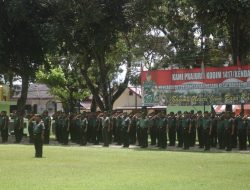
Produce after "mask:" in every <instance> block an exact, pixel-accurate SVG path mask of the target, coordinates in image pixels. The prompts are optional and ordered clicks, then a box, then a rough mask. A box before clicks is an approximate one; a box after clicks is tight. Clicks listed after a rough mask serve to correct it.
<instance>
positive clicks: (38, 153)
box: [33, 115, 45, 158]
mask: <svg viewBox="0 0 250 190" xmlns="http://www.w3.org/2000/svg"><path fill="white" fill-rule="evenodd" d="M33 119H35V122H34V123H33V129H34V130H33V133H34V146H35V157H36V158H42V156H43V139H44V130H45V127H44V124H43V121H42V119H41V115H36V116H35V118H33Z"/></svg>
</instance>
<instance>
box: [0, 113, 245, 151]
mask: <svg viewBox="0 0 250 190" xmlns="http://www.w3.org/2000/svg"><path fill="white" fill-rule="evenodd" d="M12 118H13V119H14V134H15V139H16V142H17V143H20V142H21V140H22V135H23V116H22V115H21V114H17V113H13V114H12ZM27 118H28V119H30V120H29V125H28V131H29V140H30V143H33V125H32V122H33V119H32V118H33V117H32V115H27ZM51 119H53V120H54V122H53V129H54V133H55V136H56V139H57V141H58V142H59V143H62V144H65V145H66V144H68V142H69V139H70V140H71V141H72V142H75V143H78V144H80V145H86V144H87V143H88V142H89V143H93V144H99V143H100V142H103V144H104V146H109V144H110V143H117V144H118V145H123V146H124V147H129V145H130V144H136V143H137V144H138V145H139V146H140V147H142V148H146V147H148V135H150V142H151V145H153V146H158V147H160V148H166V147H167V141H168V139H169V146H176V145H177V146H178V147H183V148H184V149H189V147H193V146H195V145H196V140H197V139H198V145H199V147H200V148H204V150H209V149H210V147H211V146H212V147H216V146H218V148H220V149H226V150H228V151H230V150H231V149H232V148H236V147H237V146H238V147H239V149H240V150H246V149H247V139H248V141H249V144H250V120H249V118H248V117H247V116H243V115H238V116H235V115H234V114H233V113H231V112H226V113H222V114H215V113H208V112H204V113H203V114H202V112H201V111H198V112H197V113H196V114H195V113H194V111H191V112H184V113H181V111H179V112H178V113H176V114H175V113H173V112H171V113H169V114H166V113H165V112H153V113H151V114H147V113H146V112H145V111H142V112H139V113H131V114H127V113H126V112H125V113H122V112H115V113H113V114H109V113H108V112H103V113H100V112H98V113H86V112H84V113H82V114H69V115H68V114H65V113H63V112H57V113H55V114H54V115H53V117H52V118H51V117H50V116H49V115H48V112H47V111H45V112H44V113H43V114H42V120H43V123H44V126H45V131H44V144H49V140H50V131H51ZM8 122H9V118H8V116H7V114H6V112H1V114H0V129H1V130H0V131H1V136H2V142H6V141H7V140H8ZM177 142H178V144H177ZM238 144H239V145H238Z"/></svg>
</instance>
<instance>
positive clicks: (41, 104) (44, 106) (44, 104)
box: [26, 99, 63, 115]
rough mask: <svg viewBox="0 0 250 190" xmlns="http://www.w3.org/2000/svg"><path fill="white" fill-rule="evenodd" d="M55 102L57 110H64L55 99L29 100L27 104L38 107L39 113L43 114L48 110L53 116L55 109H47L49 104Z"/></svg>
mask: <svg viewBox="0 0 250 190" xmlns="http://www.w3.org/2000/svg"><path fill="white" fill-rule="evenodd" d="M51 101H54V102H56V109H57V111H58V110H62V109H63V108H62V104H61V103H59V102H57V101H56V100H53V99H27V102H26V104H28V105H31V106H34V105H35V104H36V105H37V113H38V114H41V113H42V112H43V111H44V110H48V111H49V114H50V115H51V114H53V113H54V111H55V110H53V109H49V108H48V107H47V105H48V102H51Z"/></svg>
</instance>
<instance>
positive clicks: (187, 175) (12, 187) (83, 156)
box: [0, 145, 250, 190]
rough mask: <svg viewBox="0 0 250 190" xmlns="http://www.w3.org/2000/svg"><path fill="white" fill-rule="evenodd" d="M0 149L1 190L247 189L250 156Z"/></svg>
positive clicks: (54, 148)
mask: <svg viewBox="0 0 250 190" xmlns="http://www.w3.org/2000/svg"><path fill="white" fill-rule="evenodd" d="M33 156H34V147H33V146H31V145H0V189H2V190H28V189H31V190H38V189H41V190H64V189H65V190H69V189H72V190H78V189H79V190H84V189H86V190H92V189H93V190H104V189H106V190H147V189H148V190H168V189H169V190H175V189H179V190H186V189H190V190H195V189H197V190H206V189H208V190H216V189H218V190H224V189H225V190H230V189H232V190H236V189H239V190H244V189H246V190H249V189H250V154H249V152H248V153H240V152H236V153H233V152H231V153H203V152H177V151H150V150H139V149H122V148H121V149H120V148H94V147H59V146H45V147H44V156H45V158H41V159H36V158H34V157H33Z"/></svg>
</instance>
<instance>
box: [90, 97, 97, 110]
mask: <svg viewBox="0 0 250 190" xmlns="http://www.w3.org/2000/svg"><path fill="white" fill-rule="evenodd" d="M90 110H91V112H96V102H95V99H94V98H93V99H92V101H91V107H90Z"/></svg>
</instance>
